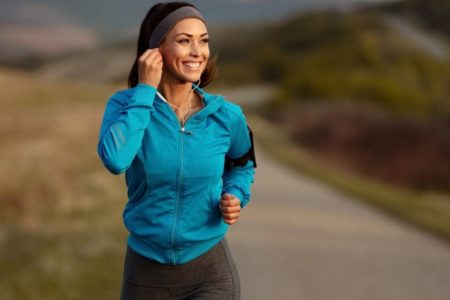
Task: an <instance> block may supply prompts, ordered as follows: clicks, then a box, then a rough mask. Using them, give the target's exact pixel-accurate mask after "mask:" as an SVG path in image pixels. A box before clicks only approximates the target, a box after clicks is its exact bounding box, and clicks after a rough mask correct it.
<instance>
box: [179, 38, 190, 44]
mask: <svg viewBox="0 0 450 300" xmlns="http://www.w3.org/2000/svg"><path fill="white" fill-rule="evenodd" d="M178 43H180V44H186V43H189V40H188V39H182V40H179V41H178Z"/></svg>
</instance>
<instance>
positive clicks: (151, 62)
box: [138, 48, 163, 88]
mask: <svg viewBox="0 0 450 300" xmlns="http://www.w3.org/2000/svg"><path fill="white" fill-rule="evenodd" d="M162 68H163V58H162V55H161V52H160V51H159V49H158V48H153V49H147V50H146V51H145V52H144V53H142V55H141V56H140V57H139V59H138V73H139V83H146V84H149V85H151V86H153V87H155V88H158V85H159V82H160V81H161V75H162Z"/></svg>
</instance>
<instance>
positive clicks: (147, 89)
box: [97, 83, 156, 174]
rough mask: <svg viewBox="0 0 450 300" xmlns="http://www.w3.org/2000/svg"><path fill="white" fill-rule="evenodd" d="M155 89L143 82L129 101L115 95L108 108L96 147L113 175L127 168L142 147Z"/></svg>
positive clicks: (135, 89)
mask: <svg viewBox="0 0 450 300" xmlns="http://www.w3.org/2000/svg"><path fill="white" fill-rule="evenodd" d="M155 94H156V89H155V88H154V87H153V86H150V85H148V84H143V83H140V84H138V85H137V86H136V87H135V88H134V90H133V94H132V95H131V97H130V98H129V99H120V97H118V96H117V95H116V94H115V95H113V96H112V97H111V98H110V99H109V101H108V103H107V105H106V109H105V113H104V116H103V121H102V125H101V128H100V134H99V141H98V146H97V152H98V155H99V157H100V159H101V161H102V162H103V164H104V165H105V167H106V168H107V169H108V170H109V171H110V172H111V173H113V174H120V173H123V172H124V171H126V170H127V169H128V167H129V166H130V165H131V162H132V161H133V159H134V157H135V156H136V153H137V152H138V150H139V148H140V147H141V143H142V138H143V136H144V131H145V128H147V126H148V123H149V121H150V113H151V112H152V111H153V110H154V108H153V100H154V98H155Z"/></svg>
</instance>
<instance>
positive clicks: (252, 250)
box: [228, 146, 450, 300]
mask: <svg viewBox="0 0 450 300" xmlns="http://www.w3.org/2000/svg"><path fill="white" fill-rule="evenodd" d="M256 147H257V148H256V149H257V153H256V155H257V159H258V163H259V165H258V168H257V172H256V177H255V184H254V185H253V188H252V200H251V202H250V204H249V205H248V206H247V207H246V208H245V210H244V211H243V214H242V216H241V219H240V221H239V222H238V223H237V224H235V225H233V226H232V227H231V228H230V232H229V234H228V240H229V242H230V246H231V249H232V253H233V255H234V258H235V260H236V262H237V264H238V269H239V272H240V277H241V288H242V299H243V300H266V299H267V300H278V299H283V300H289V299H296V300H299V299H300V300H301V299H306V300H330V299H333V300H341V299H342V300H344V299H345V300H353V299H358V300H359V299H362V300H375V299H376V300H396V299H402V300H403V299H406V300H416V299H417V300H419V299H420V300H425V299H426V300H437V299H440V300H444V299H450V244H448V243H447V242H444V241H441V240H438V239H436V238H435V237H433V236H430V235H428V234H426V233H424V232H421V231H418V230H417V229H415V228H412V227H410V226H409V225H406V224H404V223H402V222H400V221H397V220H395V219H394V218H392V217H389V216H386V215H384V214H382V213H380V212H378V211H377V210H376V209H374V208H372V207H370V206H369V205H367V204H364V203H362V202H360V201H357V200H355V199H351V198H350V197H347V196H345V195H343V194H340V193H339V192H337V191H335V190H333V189H331V188H329V187H327V186H325V185H323V184H321V183H319V182H316V181H314V180H311V179H309V178H307V177H304V176H301V175H298V174H297V173H294V172H292V171H290V170H288V169H286V168H285V167H283V166H281V165H280V164H278V163H277V162H275V161H274V160H273V159H271V158H270V157H268V156H266V155H265V154H264V152H262V150H261V147H258V146H256Z"/></svg>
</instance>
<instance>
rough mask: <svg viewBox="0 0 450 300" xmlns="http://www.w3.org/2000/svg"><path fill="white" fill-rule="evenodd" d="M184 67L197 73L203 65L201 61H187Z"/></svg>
mask: <svg viewBox="0 0 450 300" xmlns="http://www.w3.org/2000/svg"><path fill="white" fill-rule="evenodd" d="M183 65H184V66H185V67H186V68H188V69H190V70H193V71H197V70H199V69H200V66H201V65H202V64H201V62H199V61H185V62H183Z"/></svg>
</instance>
